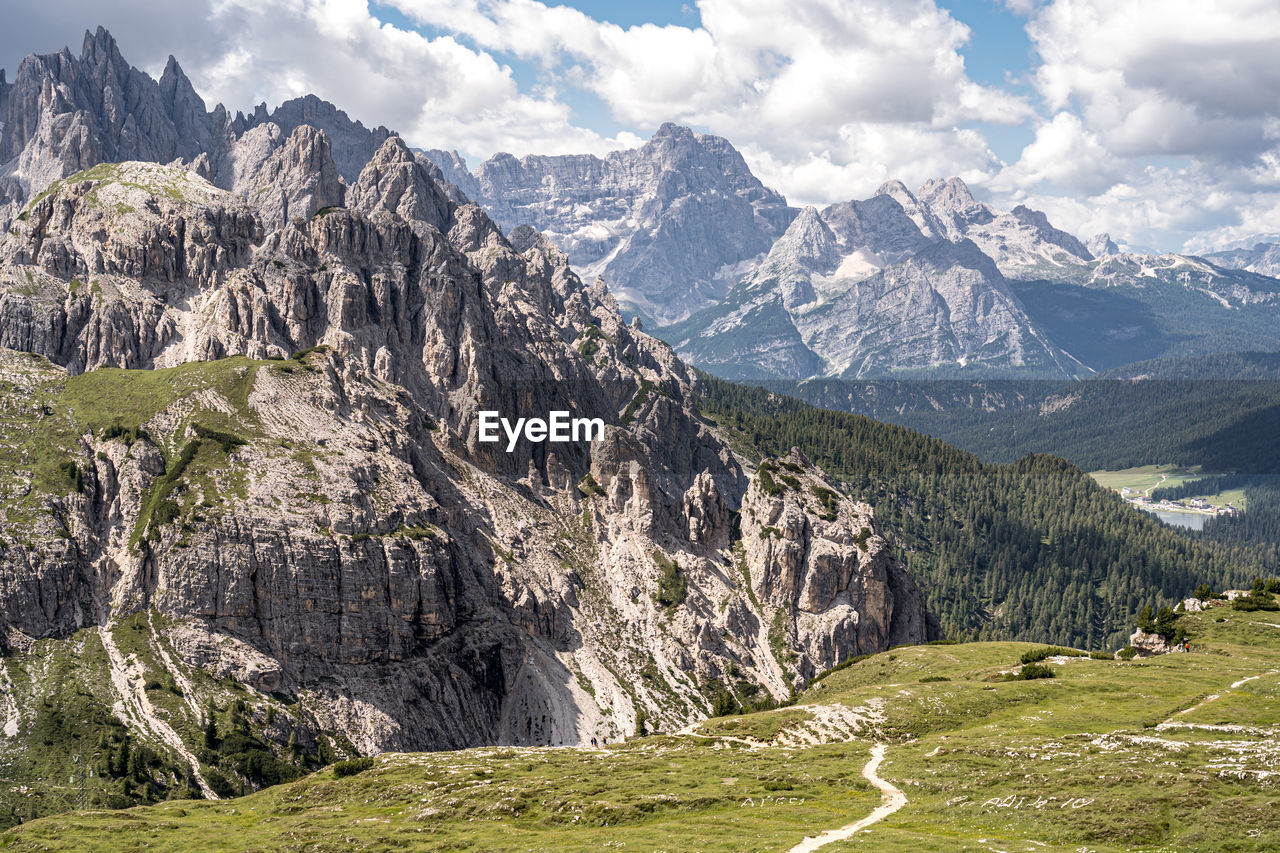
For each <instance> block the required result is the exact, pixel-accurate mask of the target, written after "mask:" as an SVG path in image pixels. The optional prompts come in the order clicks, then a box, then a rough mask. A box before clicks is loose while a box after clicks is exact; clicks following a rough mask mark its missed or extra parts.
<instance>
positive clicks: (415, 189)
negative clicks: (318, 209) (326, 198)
mask: <svg viewBox="0 0 1280 853" xmlns="http://www.w3.org/2000/svg"><path fill="white" fill-rule="evenodd" d="M348 206H349V207H351V209H352V210H357V211H359V212H361V213H366V214H371V213H373V212H374V211H376V210H386V211H389V212H391V213H394V214H396V215H398V216H401V217H403V218H404V219H407V220H409V221H418V222H425V223H427V224H429V225H432V226H434V227H435V228H437V229H439V230H442V231H443V230H447V223H448V221H449V200H448V198H446V197H445V193H444V190H443V188H442V187H441V186H440V185H439V184H437V183H436V182H435V181H434V180H432V178H431V176H430V175H429V174H427V170H426V169H424V168H423V167H422V165H421V164H420V163H418V161H417V159H416V158H415V157H414V156H413V152H412V151H410V150H409V146H407V145H405V144H404V140H403V139H401V138H400V137H399V136H392V137H389V138H388V139H387V141H386V142H384V143H382V147H381V148H379V149H378V151H377V153H375V154H374V155H373V159H371V160H370V161H369V164H368V165H367V166H365V167H364V171H362V172H361V173H360V177H359V179H358V180H357V181H356V182H355V184H354V185H353V186H352V187H351V193H350V196H349V198H348Z"/></svg>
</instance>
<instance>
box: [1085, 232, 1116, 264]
mask: <svg viewBox="0 0 1280 853" xmlns="http://www.w3.org/2000/svg"><path fill="white" fill-rule="evenodd" d="M1085 248H1086V249H1088V250H1089V254H1091V255H1093V256H1094V257H1095V258H1100V257H1102V256H1103V255H1118V254H1120V247H1119V246H1117V245H1116V244H1115V242H1114V241H1113V240H1112V239H1111V235H1110V234H1108V233H1106V232H1103V233H1101V234H1094V235H1093V236H1092V237H1090V238H1089V241H1088V242H1087V243H1085Z"/></svg>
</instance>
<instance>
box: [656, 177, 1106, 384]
mask: <svg viewBox="0 0 1280 853" xmlns="http://www.w3.org/2000/svg"><path fill="white" fill-rule="evenodd" d="M953 190H954V192H956V193H958V192H959V190H958V189H956V188H954V187H953ZM965 196H966V197H967V191H965ZM949 198H951V196H948V195H946V194H945V193H941V197H940V200H937V203H938V204H942V203H943V201H945V200H947V199H949ZM953 201H954V200H953ZM955 203H956V204H958V202H955ZM965 209H966V210H967V209H968V208H965ZM984 210H985V208H984ZM974 215H975V216H976V215H977V214H976V213H975V214H974ZM947 233H949V232H948V231H947V226H945V225H944V224H943V223H942V221H941V220H940V219H939V218H938V216H937V215H935V213H933V212H932V211H931V210H930V209H929V208H927V207H925V206H924V205H922V204H921V203H919V202H918V201H917V200H916V199H915V197H914V196H911V194H910V193H908V192H907V191H906V189H905V188H904V187H902V186H901V184H888V185H886V186H885V187H882V188H881V192H880V193H878V194H877V195H875V196H873V197H872V198H870V199H867V200H865V201H852V202H843V203H840V204H834V205H831V206H829V207H827V208H825V209H824V210H822V211H818V210H817V209H815V208H806V209H805V210H803V211H801V213H800V215H799V216H797V217H796V219H795V220H794V221H793V222H792V223H791V226H790V227H789V228H788V229H787V231H786V233H785V234H783V235H782V237H781V238H779V240H778V241H777V242H776V243H774V245H773V247H772V248H771V249H770V251H769V255H768V257H766V258H765V260H764V261H763V262H762V263H761V264H759V266H758V267H757V268H756V269H755V270H754V271H753V272H751V273H750V274H749V275H747V276H745V277H744V278H742V279H741V280H740V281H739V282H738V283H737V284H736V285H735V286H734V288H733V290H732V291H730V293H729V295H728V296H727V297H726V298H725V300H724V301H723V302H721V303H720V304H719V305H716V306H714V307H712V308H709V309H706V310H704V311H702V312H699V313H698V314H695V315H694V316H693V317H691V318H689V319H688V320H687V321H685V322H684V323H680V324H677V325H675V326H672V327H670V328H667V329H664V330H661V332H660V333H661V334H662V336H663V337H664V338H666V339H667V340H669V341H671V342H672V343H673V344H674V345H675V347H676V349H677V350H678V351H679V352H680V353H681V355H682V356H683V357H685V358H687V359H689V360H690V361H692V362H693V363H695V364H697V365H699V366H700V367H704V368H705V369H708V370H711V371H713V372H715V373H717V374H719V375H722V376H726V377H729V378H766V377H777V378H790V379H804V378H808V377H810V376H814V375H826V376H840V377H845V378H861V377H866V376H877V375H885V374H888V373H892V372H894V371H901V370H930V369H939V368H941V369H950V370H956V369H969V370H975V369H982V370H987V371H992V372H999V371H1022V372H1033V373H1036V374H1040V375H1047V376H1069V375H1073V374H1074V373H1075V372H1076V371H1081V370H1084V368H1083V367H1082V366H1081V365H1080V364H1078V363H1077V362H1076V361H1075V360H1074V359H1072V358H1071V357H1070V356H1069V355H1068V354H1066V353H1063V352H1062V351H1060V350H1059V349H1058V348H1057V347H1055V346H1054V345H1053V344H1052V343H1051V342H1050V341H1049V340H1048V338H1047V336H1046V335H1045V334H1044V333H1043V332H1041V331H1040V329H1039V328H1037V326H1036V325H1035V324H1034V323H1033V322H1032V321H1031V319H1030V318H1029V317H1028V316H1027V314H1026V311H1025V310H1024V308H1023V306H1022V305H1021V303H1020V302H1019V300H1018V299H1017V298H1016V297H1015V296H1014V295H1013V293H1012V292H1011V291H1010V289H1009V286H1008V283H1007V282H1006V280H1005V278H1004V276H1003V275H1002V274H1001V272H1000V270H999V268H998V267H997V265H996V263H995V262H994V261H992V260H991V258H990V257H988V256H987V255H986V254H984V253H983V252H982V251H981V250H980V249H979V248H978V246H977V245H975V244H974V243H973V242H972V241H971V240H969V239H967V238H964V237H958V238H957V239H956V240H951V239H947V238H946V237H945V236H939V235H945V234H947ZM931 235H932V236H931Z"/></svg>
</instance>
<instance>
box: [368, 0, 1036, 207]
mask: <svg viewBox="0 0 1280 853" xmlns="http://www.w3.org/2000/svg"><path fill="white" fill-rule="evenodd" d="M389 2H390V3H391V4H392V5H394V6H395V7H396V8H398V9H399V10H401V11H402V12H403V13H405V14H406V15H408V16H410V17H411V18H413V19H414V20H416V21H417V22H418V23H420V24H422V25H425V26H430V27H433V28H438V29H441V30H446V31H448V32H452V33H455V34H457V35H458V37H459V38H462V39H465V40H467V41H468V42H471V43H475V44H477V45H479V46H480V47H483V48H485V49H490V50H495V51H501V52H507V53H510V54H512V55H514V56H518V57H521V58H523V59H527V60H532V61H536V62H538V63H539V64H540V66H541V67H542V68H544V69H548V73H550V74H558V75H560V79H563V80H565V81H567V82H569V83H570V84H572V85H575V86H578V87H581V88H584V89H586V90H588V91H590V92H591V93H592V94H594V95H595V96H596V97H598V98H599V99H600V100H601V101H602V102H603V103H604V104H605V105H606V107H607V108H608V109H609V110H610V111H611V113H612V115H613V117H614V118H615V119H616V120H617V121H619V122H621V123H623V124H626V125H629V126H632V127H636V128H645V129H652V128H656V127H657V126H658V125H659V124H660V123H662V122H663V121H678V122H682V123H685V124H690V125H693V126H695V127H699V128H704V129H710V130H712V131H713V132H715V133H717V134H720V135H724V136H727V137H728V138H729V139H730V140H732V141H733V143H734V144H735V145H737V146H738V147H740V148H741V149H742V150H743V152H744V154H745V156H746V157H747V160H748V162H749V163H750V164H751V165H752V167H753V168H757V169H759V171H760V173H761V176H762V177H764V178H766V179H770V180H776V181H777V182H778V184H777V185H778V186H780V188H782V189H783V191H784V192H786V193H788V194H789V195H793V196H796V197H797V198H798V199H800V200H809V199H812V198H814V196H813V193H814V192H815V191H816V190H817V189H818V188H820V187H823V186H825V187H826V188H827V192H832V191H837V192H842V193H843V192H847V193H849V195H848V196H847V197H852V196H853V195H857V194H862V195H866V194H869V193H870V192H871V191H872V190H874V188H875V186H876V185H877V184H878V183H879V182H880V181H882V180H883V179H884V177H885V176H893V175H900V174H906V175H909V174H916V173H920V172H922V171H923V170H924V168H925V167H928V168H931V169H936V170H937V171H935V172H933V174H955V173H958V172H968V173H972V174H982V175H985V174H988V173H989V172H991V171H993V170H994V167H995V166H997V165H998V164H997V163H996V161H995V158H994V156H993V155H992V154H991V152H990V151H989V150H988V149H987V146H986V145H985V142H984V141H983V140H982V138H981V137H980V136H979V135H978V134H976V133H974V132H971V131H965V130H963V129H961V128H962V126H963V125H964V124H965V123H972V122H978V121H983V122H996V123H1016V122H1019V121H1023V120H1025V119H1026V118H1028V117H1029V116H1030V115H1031V109H1030V107H1029V106H1028V105H1027V103H1026V102H1025V101H1024V100H1023V99H1022V98H1020V97H1017V96H1014V95H1011V94H1009V93H1007V92H1004V91H1001V90H999V89H994V88H991V87H986V86H981V85H979V84H977V83H975V82H974V81H973V80H971V79H970V78H969V77H968V76H967V75H966V73H965V70H964V60H963V58H962V56H961V54H960V50H961V48H962V47H963V46H964V45H965V43H966V42H967V40H968V38H969V36H970V33H969V30H968V28H967V27H965V26H964V25H963V24H962V23H960V22H959V21H957V20H955V19H954V18H952V17H951V16H950V15H949V14H948V13H946V12H945V11H943V10H941V9H939V8H938V7H937V6H936V5H934V4H933V3H932V2H929V0H913V2H905V3H904V2H889V0H856V2H843V1H842V0H702V2H700V3H699V4H698V8H699V12H700V15H701V21H702V26H700V27H696V28H690V27H680V26H656V25H652V24H648V25H642V26H634V27H629V28H625V29H624V28H622V27H619V26H617V25H614V24H610V23H607V22H599V21H595V20H593V19H591V18H590V17H588V16H587V15H584V14H583V13H582V12H580V11H577V10H575V9H570V8H567V7H563V6H547V5H544V4H543V3H539V2H534V0H389ZM836 188H838V189H836ZM825 200H826V201H830V200H834V199H832V198H831V197H830V196H827V197H826V198H825Z"/></svg>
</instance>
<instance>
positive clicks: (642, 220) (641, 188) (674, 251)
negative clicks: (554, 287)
mask: <svg viewBox="0 0 1280 853" xmlns="http://www.w3.org/2000/svg"><path fill="white" fill-rule="evenodd" d="M425 153H426V156H427V157H428V158H430V159H431V160H432V162H434V163H435V164H436V165H437V166H439V167H440V169H441V171H442V172H443V173H444V176H445V178H446V179H447V180H449V181H452V182H453V183H455V184H456V185H457V186H458V187H459V188H460V189H461V190H462V191H463V192H464V193H466V194H467V195H468V196H469V197H470V198H471V199H472V200H473V201H476V202H478V203H479V204H480V205H481V206H482V207H484V209H485V210H486V211H487V212H488V213H489V215H490V216H492V217H493V218H494V220H495V221H496V222H497V223H498V224H499V225H501V226H502V227H503V228H504V229H506V230H508V231H509V230H510V229H512V228H515V227H516V226H518V225H526V224H527V225H532V226H533V227H534V228H536V229H538V230H539V231H541V232H543V233H544V234H546V235H547V236H548V237H550V238H551V239H552V240H554V241H555V242H556V243H557V244H558V245H559V246H560V247H561V248H562V249H564V251H565V252H566V253H567V254H568V255H569V261H570V263H572V264H573V266H574V268H575V269H577V270H578V272H579V274H580V275H582V277H583V278H584V279H587V280H591V279H592V278H594V277H596V276H601V277H603V278H604V279H605V281H606V282H608V284H609V287H610V289H611V290H612V291H613V294H614V296H615V297H616V298H617V299H618V301H619V303H620V304H621V305H623V306H624V307H625V308H626V309H628V310H629V311H630V312H631V313H633V314H637V315H639V316H640V317H642V318H644V319H645V320H647V321H657V322H659V323H670V322H673V321H676V320H680V319H683V318H684V317H687V316H688V315H689V314H690V313H692V312H694V311H696V310H698V309H700V308H704V307H707V306H709V305H714V304H716V303H717V302H719V301H720V300H721V299H723V298H724V296H725V294H726V293H728V291H729V289H730V288H731V287H732V286H733V284H734V282H735V281H736V280H737V278H738V277H739V276H740V275H741V274H742V273H743V272H744V271H745V268H746V266H747V265H749V263H750V262H751V261H753V260H758V259H759V258H760V257H763V256H764V254H765V253H766V252H768V251H769V247H770V246H771V245H772V244H773V243H774V241H775V240H777V239H778V238H779V237H780V236H781V235H782V233H783V232H784V231H785V230H786V228H787V225H788V224H789V223H790V222H791V220H792V219H793V218H794V217H795V214H796V211H795V209H794V208H791V207H788V206H787V203H786V200H785V199H784V198H783V197H782V195H781V194H779V193H777V192H774V191H773V190H771V189H769V188H767V187H765V186H764V184H762V183H760V181H759V180H758V179H757V178H756V176H755V175H753V174H751V170H750V169H749V168H748V167H747V164H746V161H745V160H743V159H742V155H741V154H739V153H738V152H737V150H736V149H735V148H734V147H733V146H732V145H730V144H729V142H728V141H727V140H725V139H721V138H720V137H718V136H710V135H705V134H696V133H694V132H692V131H691V130H689V129H688V128H686V127H680V126H678V125H674V124H664V125H663V126H662V127H660V128H659V129H658V132H657V133H655V134H654V136H653V138H652V139H650V140H649V141H648V142H646V143H645V144H644V145H642V146H640V147H639V148H636V149H634V150H631V151H615V152H613V153H611V154H609V155H608V156H607V157H604V158H600V157H594V156H591V155H589V154H579V155H565V156H559V157H543V156H536V155H532V156H528V157H524V158H521V159H519V160H517V159H516V158H515V157H513V156H511V155H510V154H498V155H496V156H494V157H492V158H490V159H489V160H486V161H485V162H484V163H482V164H481V165H480V167H479V168H478V169H477V170H476V171H475V174H471V173H470V172H468V171H467V169H466V163H465V162H464V161H463V160H462V158H461V157H459V156H458V154H457V153H456V152H445V151H427V152H425Z"/></svg>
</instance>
